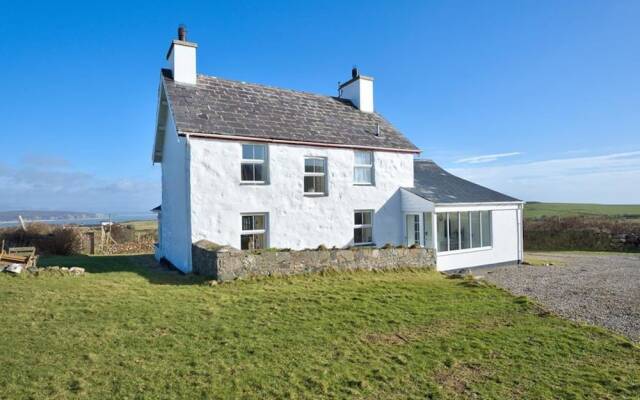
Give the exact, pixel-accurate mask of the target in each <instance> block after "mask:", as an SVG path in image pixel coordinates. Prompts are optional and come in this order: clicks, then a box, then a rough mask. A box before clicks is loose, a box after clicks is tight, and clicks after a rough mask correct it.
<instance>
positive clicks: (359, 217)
mask: <svg viewBox="0 0 640 400" xmlns="http://www.w3.org/2000/svg"><path fill="white" fill-rule="evenodd" d="M354 219H355V221H354V223H355V225H362V213H361V212H357V213H355V214H354Z"/></svg>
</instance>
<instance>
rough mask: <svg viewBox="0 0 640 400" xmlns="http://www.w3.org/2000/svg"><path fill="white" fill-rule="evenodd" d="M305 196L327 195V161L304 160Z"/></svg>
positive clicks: (320, 159)
mask: <svg viewBox="0 0 640 400" xmlns="http://www.w3.org/2000/svg"><path fill="white" fill-rule="evenodd" d="M304 194H305V195H308V196H319V195H320V196H321V195H325V194H327V160H326V159H325V158H321V157H306V158H305V159H304Z"/></svg>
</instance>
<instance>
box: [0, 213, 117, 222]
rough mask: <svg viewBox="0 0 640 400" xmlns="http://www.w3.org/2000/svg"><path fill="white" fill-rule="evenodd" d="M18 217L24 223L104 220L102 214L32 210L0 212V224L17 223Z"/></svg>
mask: <svg viewBox="0 0 640 400" xmlns="http://www.w3.org/2000/svg"><path fill="white" fill-rule="evenodd" d="M18 215H22V218H24V219H25V221H36V220H45V221H52V220H53V221H55V220H74V219H90V218H104V217H105V215H104V214H96V213H88V212H78V211H34V210H15V211H0V222H13V221H17V219H18Z"/></svg>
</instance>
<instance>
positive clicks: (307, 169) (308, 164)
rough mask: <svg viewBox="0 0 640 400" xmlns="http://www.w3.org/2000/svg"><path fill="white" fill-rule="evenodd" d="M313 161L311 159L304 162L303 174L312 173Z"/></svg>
mask: <svg viewBox="0 0 640 400" xmlns="http://www.w3.org/2000/svg"><path fill="white" fill-rule="evenodd" d="M313 161H314V160H313V159H311V158H307V159H305V160H304V172H314V166H315V164H314V162H313Z"/></svg>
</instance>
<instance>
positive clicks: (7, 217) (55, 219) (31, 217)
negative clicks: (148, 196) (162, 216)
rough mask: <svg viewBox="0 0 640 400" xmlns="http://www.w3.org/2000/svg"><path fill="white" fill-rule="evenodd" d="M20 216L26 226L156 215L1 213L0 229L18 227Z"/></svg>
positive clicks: (146, 219) (91, 222) (116, 219)
mask: <svg viewBox="0 0 640 400" xmlns="http://www.w3.org/2000/svg"><path fill="white" fill-rule="evenodd" d="M18 215H21V216H22V218H23V220H24V222H25V223H26V224H29V223H33V222H38V223H45V224H52V225H83V226H84V225H99V224H101V223H102V222H108V221H111V222H127V221H149V220H154V219H155V218H156V215H155V214H154V213H152V212H139V213H113V214H102V213H100V214H98V213H81V212H65V211H62V212H55V211H54V212H34V211H31V212H24V213H20V212H17V211H1V212H0V227H2V228H5V227H11V226H18V225H19V224H20V223H19V221H18Z"/></svg>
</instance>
